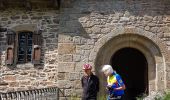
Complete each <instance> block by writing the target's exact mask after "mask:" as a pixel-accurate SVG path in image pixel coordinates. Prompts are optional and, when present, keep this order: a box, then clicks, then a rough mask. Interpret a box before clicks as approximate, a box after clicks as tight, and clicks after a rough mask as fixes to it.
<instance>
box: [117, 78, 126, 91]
mask: <svg viewBox="0 0 170 100" xmlns="http://www.w3.org/2000/svg"><path fill="white" fill-rule="evenodd" d="M116 79H117V82H118V85H119V87H117V88H115V89H114V90H125V89H126V86H125V84H124V82H123V81H122V78H121V77H120V75H116Z"/></svg>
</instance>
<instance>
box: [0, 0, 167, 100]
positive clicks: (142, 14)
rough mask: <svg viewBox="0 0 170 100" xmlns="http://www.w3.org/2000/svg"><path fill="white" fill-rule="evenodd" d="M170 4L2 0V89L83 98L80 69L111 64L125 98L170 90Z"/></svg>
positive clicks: (154, 1) (118, 0)
mask: <svg viewBox="0 0 170 100" xmlns="http://www.w3.org/2000/svg"><path fill="white" fill-rule="evenodd" d="M169 49H170V1H169V0H61V1H59V0H58V1H57V0H23V1H22V0H1V1H0V90H1V91H2V92H4V91H5V92H8V91H18V90H29V89H37V88H44V87H55V86H57V87H59V88H60V89H62V91H63V92H64V95H65V96H67V97H75V96H76V97H77V96H78V97H80V96H81V92H82V88H81V84H80V78H81V76H82V74H83V72H82V65H83V64H84V63H90V64H92V65H93V66H94V68H93V71H94V73H95V74H96V75H98V76H99V78H100V96H102V95H104V94H105V88H104V84H105V77H104V76H103V74H102V73H101V71H100V70H101V66H102V65H104V64H111V65H113V68H114V69H115V70H116V71H117V72H118V73H119V74H120V75H121V76H122V78H123V80H124V82H125V84H126V87H127V89H126V96H127V98H131V97H136V96H138V95H140V94H143V93H144V94H147V95H152V94H153V93H155V92H162V91H166V90H168V89H170V73H169V71H170V56H169V54H170V52H169Z"/></svg>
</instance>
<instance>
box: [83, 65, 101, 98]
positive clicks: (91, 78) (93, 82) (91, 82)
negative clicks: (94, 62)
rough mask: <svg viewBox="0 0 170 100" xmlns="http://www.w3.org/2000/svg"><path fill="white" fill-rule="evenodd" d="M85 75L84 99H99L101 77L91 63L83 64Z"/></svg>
mask: <svg viewBox="0 0 170 100" xmlns="http://www.w3.org/2000/svg"><path fill="white" fill-rule="evenodd" d="M83 70H84V75H83V76H82V78H81V84H82V88H83V96H82V100H97V92H99V78H98V77H97V76H96V75H94V74H93V73H92V72H91V70H92V66H91V65H90V64H84V65H83Z"/></svg>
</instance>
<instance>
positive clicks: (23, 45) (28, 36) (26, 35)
mask: <svg viewBox="0 0 170 100" xmlns="http://www.w3.org/2000/svg"><path fill="white" fill-rule="evenodd" d="M32 35H33V33H32V32H20V33H19V34H18V63H27V62H31V55H32Z"/></svg>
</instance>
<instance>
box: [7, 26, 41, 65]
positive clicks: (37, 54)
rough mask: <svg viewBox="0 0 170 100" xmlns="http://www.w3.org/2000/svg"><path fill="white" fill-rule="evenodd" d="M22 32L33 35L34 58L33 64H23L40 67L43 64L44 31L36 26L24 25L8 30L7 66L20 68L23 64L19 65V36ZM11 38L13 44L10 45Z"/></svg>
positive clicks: (32, 59)
mask: <svg viewBox="0 0 170 100" xmlns="http://www.w3.org/2000/svg"><path fill="white" fill-rule="evenodd" d="M21 32H32V33H33V41H32V58H31V62H28V63H27V62H26V63H22V64H29V65H30V63H31V65H34V66H35V65H40V64H41V58H42V57H41V51H42V50H41V49H42V48H41V47H42V46H41V45H42V43H43V41H42V40H43V39H42V31H41V30H39V29H38V28H37V25H35V24H24V25H17V26H15V27H12V28H10V29H8V30H7V34H6V36H7V49H6V65H7V66H15V67H16V66H17V67H19V66H20V65H21V64H18V50H17V49H18V35H19V33H21ZM9 34H10V35H11V36H12V37H13V38H11V39H12V40H11V44H8V41H9V40H10V39H9V37H10V35H9Z"/></svg>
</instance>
